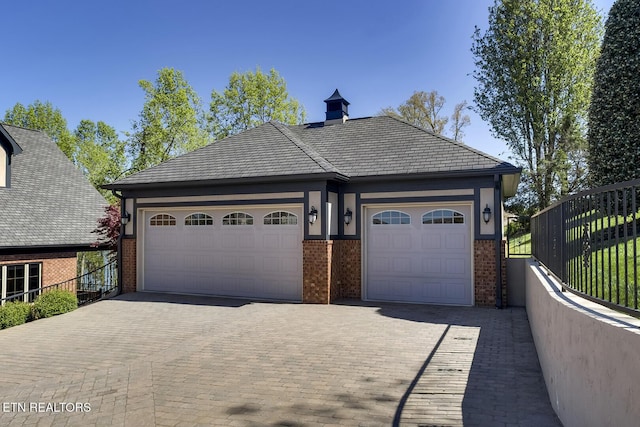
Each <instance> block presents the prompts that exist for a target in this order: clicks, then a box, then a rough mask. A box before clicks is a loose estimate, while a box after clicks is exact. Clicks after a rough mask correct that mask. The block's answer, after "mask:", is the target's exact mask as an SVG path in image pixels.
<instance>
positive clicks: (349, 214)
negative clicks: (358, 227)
mask: <svg viewBox="0 0 640 427" xmlns="http://www.w3.org/2000/svg"><path fill="white" fill-rule="evenodd" d="M352 218H353V212H351V209H349V208H347V211H346V212H345V213H344V223H345V224H347V225H349V224H351V219H352Z"/></svg>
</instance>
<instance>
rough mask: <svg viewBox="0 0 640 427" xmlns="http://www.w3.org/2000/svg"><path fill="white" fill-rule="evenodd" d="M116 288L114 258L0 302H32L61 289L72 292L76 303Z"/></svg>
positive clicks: (90, 299)
mask: <svg viewBox="0 0 640 427" xmlns="http://www.w3.org/2000/svg"><path fill="white" fill-rule="evenodd" d="M117 288H118V271H117V263H116V261H115V260H113V261H111V262H109V263H107V264H105V265H103V266H102V267H99V268H96V269H95V270H92V271H90V272H88V273H85V274H83V275H81V276H78V277H74V278H73V279H69V280H65V281H63V282H60V283H55V284H53V285H48V286H43V287H40V288H38V289H33V290H30V291H28V292H22V293H17V294H13V295H11V296H8V297H6V298H3V299H0V304H4V303H5V302H9V301H25V302H33V301H34V300H35V299H36V297H37V296H38V295H40V294H41V293H42V292H46V291H47V290H51V289H63V290H67V291H70V292H74V293H75V294H76V296H77V297H78V305H79V306H80V305H84V304H88V303H90V302H93V301H97V300H99V299H101V298H103V297H104V296H106V295H109V294H111V293H112V292H115V291H116V290H117Z"/></svg>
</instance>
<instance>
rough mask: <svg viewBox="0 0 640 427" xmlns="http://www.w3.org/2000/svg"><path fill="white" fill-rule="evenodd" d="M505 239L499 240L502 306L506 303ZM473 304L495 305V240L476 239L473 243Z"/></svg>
mask: <svg viewBox="0 0 640 427" xmlns="http://www.w3.org/2000/svg"><path fill="white" fill-rule="evenodd" d="M505 244H506V242H505V241H502V242H501V245H500V246H501V252H502V263H501V264H502V266H501V267H502V268H501V270H502V271H501V273H502V274H501V276H502V277H501V282H502V306H503V307H506V305H507V267H506V264H507V263H506V260H505ZM473 264H474V272H473V277H474V284H475V289H474V290H475V304H476V305H477V306H486V307H491V306H495V305H496V242H495V241H494V240H476V241H475V242H474V245H473Z"/></svg>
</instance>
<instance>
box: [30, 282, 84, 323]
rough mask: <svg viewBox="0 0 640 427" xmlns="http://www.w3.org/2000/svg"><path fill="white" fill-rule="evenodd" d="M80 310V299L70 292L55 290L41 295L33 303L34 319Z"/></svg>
mask: <svg viewBox="0 0 640 427" xmlns="http://www.w3.org/2000/svg"><path fill="white" fill-rule="evenodd" d="M76 308H78V298H77V297H76V296H75V294H73V293H72V292H70V291H65V290H61V289H54V290H51V291H48V292H45V293H43V294H41V295H40V296H39V297H38V298H36V300H35V302H34V303H33V310H32V312H33V318H34V319H41V318H43V317H51V316H55V315H56V314H63V313H68V312H69V311H73V310H75V309H76Z"/></svg>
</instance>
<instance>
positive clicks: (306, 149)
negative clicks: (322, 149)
mask: <svg viewBox="0 0 640 427" xmlns="http://www.w3.org/2000/svg"><path fill="white" fill-rule="evenodd" d="M268 123H269V124H271V125H272V126H273V127H275V128H276V129H278V130H279V131H280V133H282V135H284V136H285V137H286V138H287V139H288V140H289V141H291V142H292V143H293V144H294V145H295V146H296V147H298V148H299V149H300V150H301V151H302V152H303V153H304V154H306V155H307V156H308V157H309V158H310V159H311V160H313V161H314V162H316V164H317V165H318V166H320V167H321V168H322V169H324V171H325V172H338V173H342V172H341V171H340V170H339V169H338V168H337V167H335V166H334V165H333V164H332V163H331V162H330V161H329V160H327V159H325V158H324V157H322V155H320V153H318V152H317V151H316V150H315V149H314V148H313V147H311V146H310V145H309V144H307V143H306V142H304V141H303V140H302V139H300V138H299V137H298V136H296V135H295V134H294V133H293V132H292V131H291V130H290V129H289V128H288V127H287V126H286V125H284V124H282V123H280V122H277V121H275V120H271V121H269V122H268ZM343 175H344V174H343Z"/></svg>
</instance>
